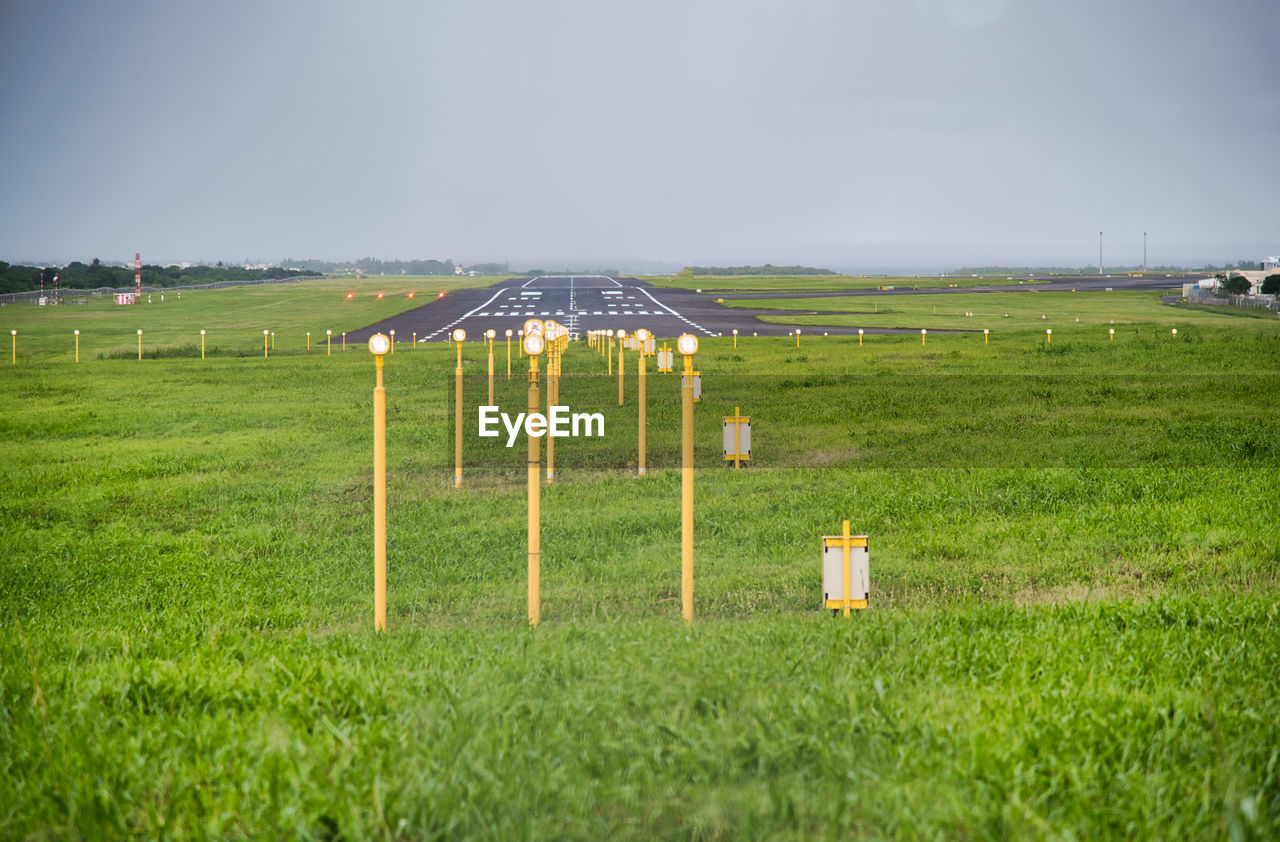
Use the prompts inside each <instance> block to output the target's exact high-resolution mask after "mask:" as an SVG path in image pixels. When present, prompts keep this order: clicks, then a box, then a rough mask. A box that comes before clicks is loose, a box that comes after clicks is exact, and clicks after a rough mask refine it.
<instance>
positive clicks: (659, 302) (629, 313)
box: [347, 275, 1205, 342]
mask: <svg viewBox="0 0 1280 842" xmlns="http://www.w3.org/2000/svg"><path fill="white" fill-rule="evenodd" d="M1204 277H1205V276H1204V275H1169V276H1163V277H1159V278H1153V277H1150V276H1148V277H1144V278H1133V277H1130V276H1127V275H1116V276H1106V275H1102V276H1096V277H1075V278H1063V277H1061V276H1031V278H1030V280H1034V281H1038V283H1034V284H1026V285H1012V286H992V285H989V284H982V283H980V282H979V283H975V284H973V285H971V286H957V287H928V288H924V289H910V288H907V287H906V286H905V284H903V283H902V282H901V281H898V282H897V283H895V287H898V288H895V289H893V290H882V289H857V290H838V291H805V290H795V291H774V292H750V291H740V292H729V291H722V292H714V293H697V292H694V291H693V290H686V289H666V288H658V287H655V286H653V285H652V284H649V283H647V282H645V281H641V280H638V279H636V278H628V277H617V278H614V277H609V276H606V275H539V276H536V277H532V278H530V277H518V278H508V279H506V280H504V281H500V282H498V283H496V284H494V285H492V286H489V287H483V288H480V289H463V290H456V291H454V292H450V293H449V294H447V295H445V296H444V297H443V298H439V299H436V300H434V301H432V302H430V303H428V304H424V305H422V306H421V307H416V308H414V309H412V310H406V311H405V312H403V313H400V314H399V315H396V316H392V317H390V318H387V319H383V320H381V321H379V322H376V323H374V324H371V325H368V326H367V327H364V328H362V329H360V330H356V331H350V332H348V334H347V335H348V338H350V339H352V340H354V341H357V342H361V341H366V340H367V339H368V338H369V336H371V335H373V334H374V333H378V332H382V333H389V332H390V331H392V330H394V331H395V332H396V337H397V340H398V341H402V340H403V339H406V338H408V337H411V336H416V338H417V341H419V342H444V341H445V340H446V339H447V338H448V337H449V335H450V334H451V333H452V332H453V331H454V330H456V329H458V328H462V329H463V330H465V331H466V332H467V338H468V339H471V340H475V339H479V338H480V337H482V336H483V335H484V332H485V331H486V330H489V329H493V330H494V331H496V332H497V335H498V336H499V337H500V338H501V337H505V336H506V331H508V330H510V331H511V333H512V335H513V336H516V335H518V334H517V331H519V330H520V329H521V328H522V327H523V325H524V323H525V321H526V320H527V319H542V320H546V319H555V320H556V321H557V322H560V323H561V324H562V325H564V326H565V327H566V328H568V329H569V334H570V337H571V338H578V337H581V336H584V335H585V334H586V332H587V331H590V330H610V329H612V330H618V329H622V330H625V331H627V332H628V333H631V332H634V331H635V330H637V329H638V328H642V327H643V328H645V329H646V330H648V331H650V332H651V333H653V334H654V335H655V336H659V337H662V338H672V337H676V336H679V335H680V334H682V333H691V334H693V335H695V336H700V337H701V336H728V335H730V334H731V333H732V332H733V331H734V330H737V331H738V332H739V334H741V335H744V336H749V335H752V334H758V335H760V336H787V335H789V334H790V333H791V332H792V331H793V330H794V329H795V328H794V327H793V326H790V325H785V324H770V323H768V322H763V321H760V319H759V318H758V317H759V316H771V315H774V316H796V315H811V314H809V313H806V312H804V311H797V310H780V309H779V310H774V309H764V308H760V309H747V308H741V307H726V306H724V305H723V304H718V303H716V299H717V298H723V299H787V298H844V297H848V298H863V297H866V296H889V297H891V296H895V295H949V294H957V293H975V292H978V293H985V292H1031V291H1038V292H1053V291H1068V290H1071V289H1076V290H1081V291H1085V290H1099V291H1100V290H1104V289H1107V288H1111V289H1117V290H1134V289H1152V290H1163V289H1181V286H1182V284H1183V282H1189V281H1195V280H1200V279H1202V278H1204ZM959 283H963V280H961V281H959ZM864 306H865V305H864ZM824 315H835V314H824ZM803 330H804V331H806V332H808V331H813V332H814V333H817V332H825V333H831V334H834V335H849V334H856V333H857V332H858V328H856V327H840V326H824V325H813V326H806V327H804V328H803ZM863 330H864V331H865V332H866V333H869V334H871V333H914V332H915V330H916V329H915V328H882V327H875V328H873V327H864V328H863ZM939 332H946V331H941V330H940V331H939Z"/></svg>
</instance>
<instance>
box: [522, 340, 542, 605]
mask: <svg viewBox="0 0 1280 842" xmlns="http://www.w3.org/2000/svg"><path fill="white" fill-rule="evenodd" d="M537 411H538V357H537V355H536V354H530V355H529V416H532V415H533V414H534V413H535V412H537ZM525 438H527V439H529V625H530V626H537V625H538V620H539V618H540V615H541V613H542V612H541V604H540V598H539V589H540V587H541V581H540V579H541V576H542V570H541V565H542V533H541V524H542V485H541V481H542V480H541V477H539V476H538V474H539V471H540V467H541V466H540V465H539V464H538V459H539V452H538V442H539V438H538V437H537V436H526V437H525Z"/></svg>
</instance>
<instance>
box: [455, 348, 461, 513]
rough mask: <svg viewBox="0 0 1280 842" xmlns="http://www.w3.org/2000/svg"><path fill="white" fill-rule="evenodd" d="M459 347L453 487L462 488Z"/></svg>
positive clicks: (459, 354)
mask: <svg viewBox="0 0 1280 842" xmlns="http://www.w3.org/2000/svg"><path fill="white" fill-rule="evenodd" d="M454 344H456V345H457V346H458V367H457V368H456V369H455V370H454V372H453V375H454V378H453V379H454V387H453V403H454V410H453V487H454V488H461V487H462V343H461V342H456V343H454Z"/></svg>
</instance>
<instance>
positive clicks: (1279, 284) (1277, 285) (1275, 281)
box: [1262, 272, 1280, 295]
mask: <svg viewBox="0 0 1280 842" xmlns="http://www.w3.org/2000/svg"><path fill="white" fill-rule="evenodd" d="M1262 294H1263V295H1280V272H1277V273H1276V274H1274V275H1267V276H1266V277H1265V278H1263V279H1262Z"/></svg>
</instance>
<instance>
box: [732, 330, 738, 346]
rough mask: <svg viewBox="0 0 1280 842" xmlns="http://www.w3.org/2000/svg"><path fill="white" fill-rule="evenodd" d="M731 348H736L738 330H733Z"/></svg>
mask: <svg viewBox="0 0 1280 842" xmlns="http://www.w3.org/2000/svg"><path fill="white" fill-rule="evenodd" d="M733 350H735V351H736V350H738V331H736V330H735V331H734V332H733Z"/></svg>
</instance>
